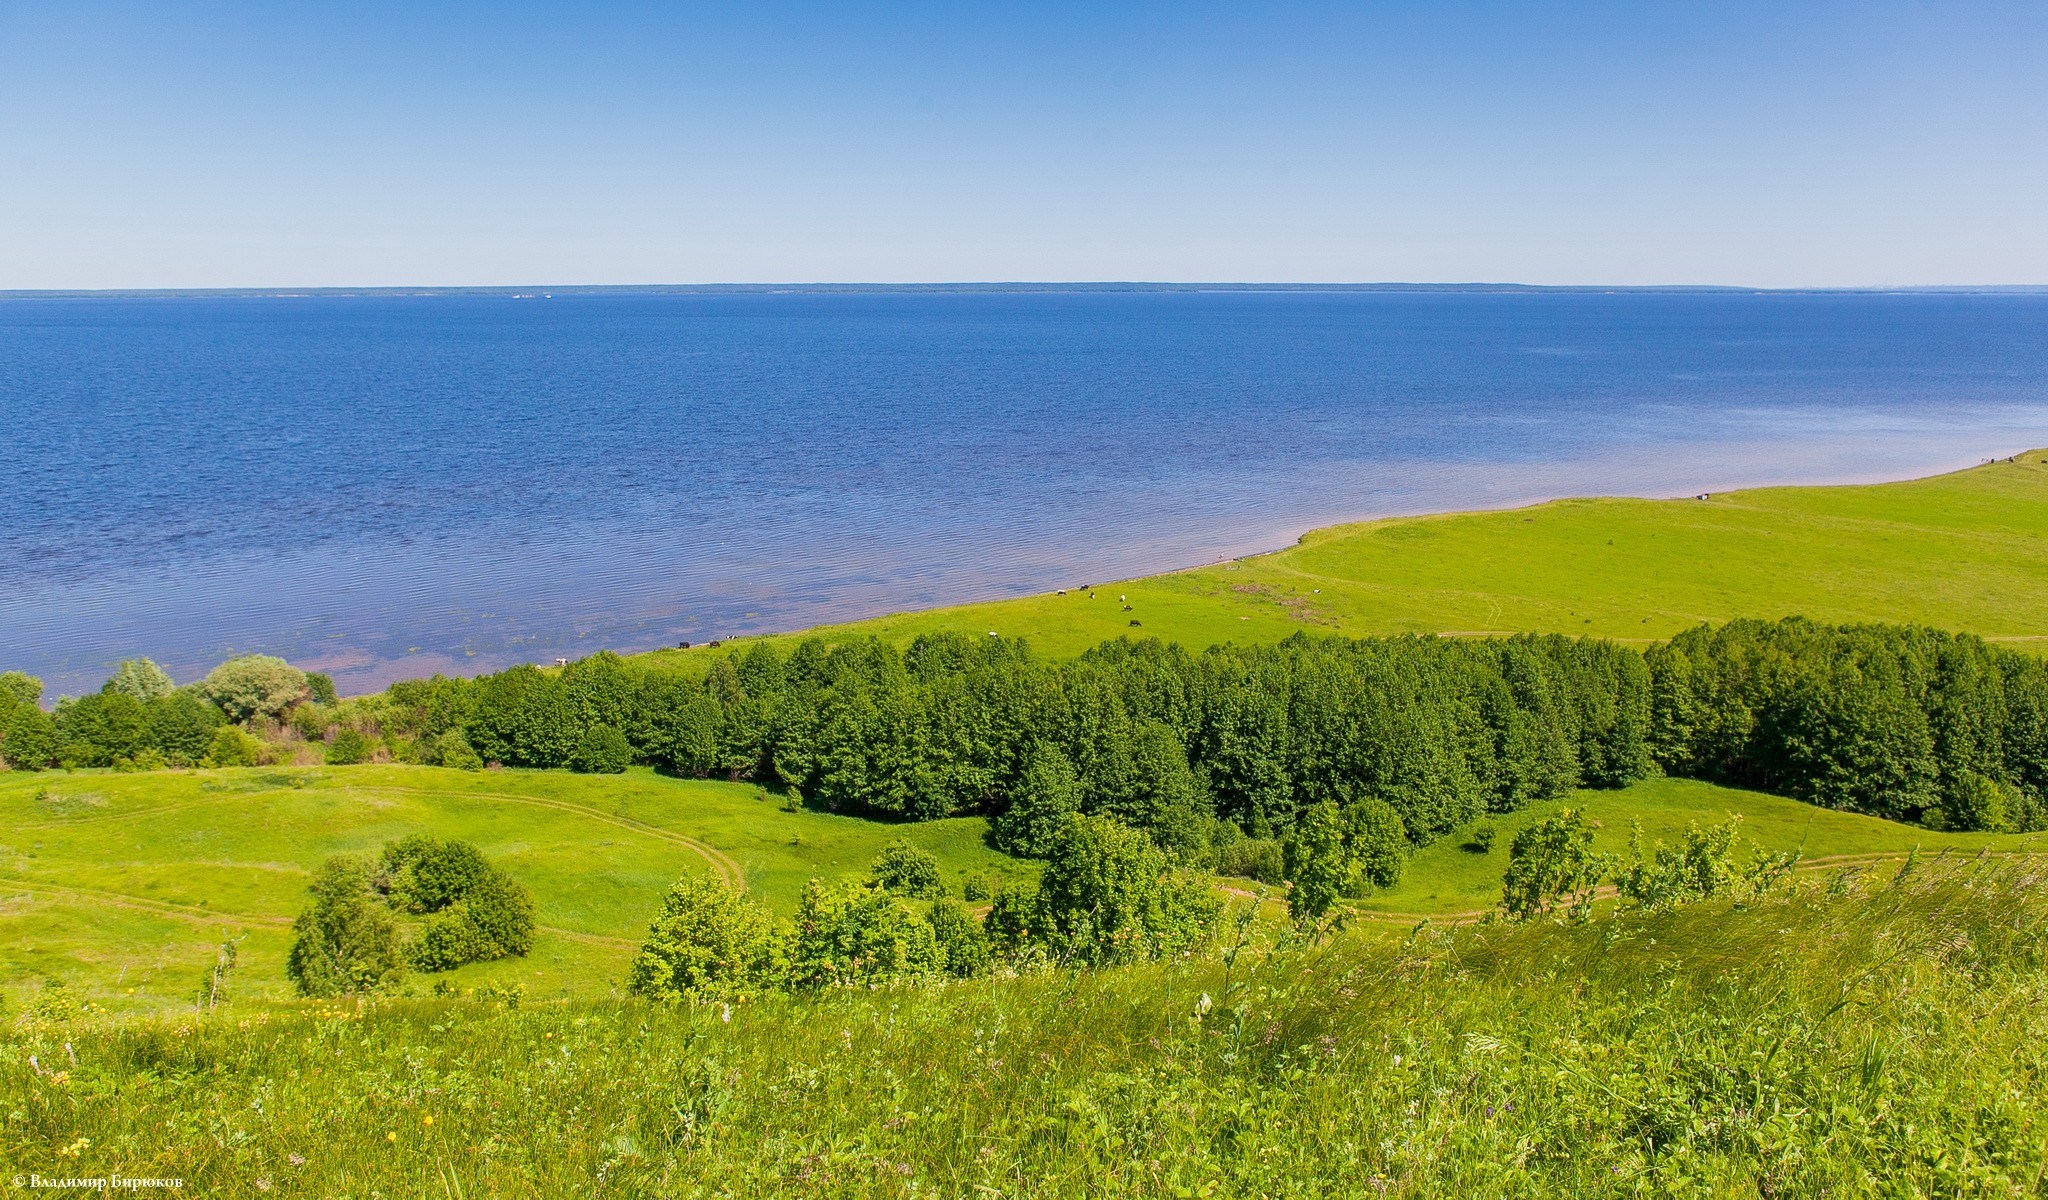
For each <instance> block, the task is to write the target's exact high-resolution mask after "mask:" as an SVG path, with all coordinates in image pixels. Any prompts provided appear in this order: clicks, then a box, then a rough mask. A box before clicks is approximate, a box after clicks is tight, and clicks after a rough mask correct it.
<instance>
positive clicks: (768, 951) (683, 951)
mask: <svg viewBox="0 0 2048 1200" xmlns="http://www.w3.org/2000/svg"><path fill="white" fill-rule="evenodd" d="M782 953H783V950H782V942H781V939H780V938H779V937H778V936H777V934H776V932H775V925H774V921H773V919H772V918H770V917H769V915H768V912H767V910H766V909H764V908H762V907H761V906H760V905H758V904H755V903H754V902H753V901H751V900H749V899H748V898H747V896H746V893H744V892H742V891H740V890H739V889H738V888H734V887H729V886H727V885H726V884H724V883H721V882H719V881H718V880H715V879H709V878H702V877H698V876H692V875H686V876H684V877H683V878H682V879H680V880H678V881H677V882H676V884H675V886H674V887H671V888H670V889H669V890H668V894H667V895H666V896H664V897H663V898H662V902H661V910H660V911H659V912H657V913H656V914H655V917H654V922H653V924H652V925H651V926H650V927H649V928H648V931H647V940H646V941H645V942H644V943H643V944H642V945H641V947H640V953H639V955H638V957H636V958H634V960H633V965H632V967H631V969H630V970H629V971H628V973H627V976H626V986H627V988H628V989H629V990H631V991H632V992H634V993H635V994H636V995H641V996H646V997H647V998H649V999H651V1000H659V1001H665V1002H668V1003H671V1004H673V1003H680V1002H682V1001H685V1000H715V999H723V998H730V997H735V996H744V995H747V994H750V993H752V992H755V991H758V990H761V989H764V988H768V987H773V986H775V985H777V984H779V983H780V982H781V979H782V974H783V970H782V965H781V959H782Z"/></svg>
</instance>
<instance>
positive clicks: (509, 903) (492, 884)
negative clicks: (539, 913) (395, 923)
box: [376, 834, 534, 971]
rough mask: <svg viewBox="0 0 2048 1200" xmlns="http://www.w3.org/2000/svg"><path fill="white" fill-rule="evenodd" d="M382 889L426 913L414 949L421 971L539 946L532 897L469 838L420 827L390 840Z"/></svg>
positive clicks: (401, 906)
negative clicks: (442, 836) (441, 834)
mask: <svg viewBox="0 0 2048 1200" xmlns="http://www.w3.org/2000/svg"><path fill="white" fill-rule="evenodd" d="M376 888H377V891H378V892H379V893H380V894H382V895H383V896H385V897H386V899H387V900H388V902H389V903H390V904H391V906H392V907H393V908H396V909H398V910H399V911H401V912H406V913H410V914H413V915H417V916H424V917H425V918H426V920H425V921H424V922H423V923H422V924H421V926H420V931H419V933H418V935H417V936H416V937H415V938H414V939H413V942H412V945H411V948H410V950H409V953H410V955H411V958H412V962H413V965H414V966H415V967H417V968H419V969H420V970H422V971H446V970H451V969H453V968H455V967H459V966H461V965H463V964H464V963H472V962H485V961H488V960H491V959H497V958H516V957H518V956H520V955H523V954H525V953H526V952H527V951H529V950H530V949H532V948H533V926H534V915H533V898H532V896H531V895H529V894H528V893H527V890H526V888H525V886H524V885H523V884H521V883H519V882H518V881H517V880H515V879H513V878H512V877H510V876H509V875H506V874H505V873H504V872H503V871H500V870H499V869H498V868H497V867H495V866H493V865H492V864H491V862H490V860H489V859H486V858H485V857H484V856H483V852H482V851H480V850H478V849H477V848H476V847H475V846H472V845H470V844H469V843H468V842H459V841H446V842H444V841H441V840H440V839H438V838H433V837H429V836H427V835H425V834H414V835H412V836H410V837H407V838H404V839H402V840H400V841H397V842H393V843H392V844H390V845H388V846H386V847H385V848H384V854H383V857H382V858H381V859H380V860H379V862H378V868H377V877H376Z"/></svg>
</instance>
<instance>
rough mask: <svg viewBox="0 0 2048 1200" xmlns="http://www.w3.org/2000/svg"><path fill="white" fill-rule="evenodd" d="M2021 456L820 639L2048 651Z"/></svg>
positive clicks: (2040, 569) (1229, 571)
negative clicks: (1765, 628) (1795, 644)
mask: <svg viewBox="0 0 2048 1200" xmlns="http://www.w3.org/2000/svg"><path fill="white" fill-rule="evenodd" d="M2018 459H2019V461H2017V462H2012V463H2005V462H2001V463H1997V464H1992V465H1987V466H1982V467H1975V468H1971V469H1970V470H1966V471H1959V472H1956V473H1954V474H1949V475H1940V476H1935V477H1933V478H1931V479H1919V480H1912V481H1909V482H1904V483H1884V484H1875V485H1868V486H1853V487H1780V488H1761V489H1755V490H1751V491H1739V492H1724V493H1720V494H1717V495H1714V496H1713V497H1711V498H1710V499H1707V500H1691V499H1686V500H1628V499H1588V500H1559V501H1555V502H1552V503H1549V504H1540V505H1536V506H1534V507H1531V508H1523V509H1514V510H1508V511H1501V512H1477V513H1453V514H1447V515H1442V516H1428V517H1403V518H1396V519H1391V520H1384V521H1371V522H1366V523H1363V524H1357V525H1340V526H1337V527H1334V528H1330V529H1323V530H1317V531H1316V532H1313V533H1310V534H1308V535H1307V536H1306V537H1304V538H1303V539H1302V540H1301V542H1300V543H1299V544H1298V545H1295V546H1292V547H1289V548H1288V549H1285V550H1280V551H1277V552H1275V553H1272V554H1266V555H1260V556H1257V557H1252V558H1244V559H1239V560H1237V561H1235V562H1232V563H1226V564H1219V565H1213V566H1206V567H1200V568H1197V569H1193V570H1188V571H1182V572H1178V573H1175V574H1169V575H1158V576H1153V577H1150V578H1145V579H1136V580H1128V581H1124V582H1112V583H1103V582H1101V581H1095V582H1096V586H1095V587H1094V589H1093V593H1094V594H1093V596H1092V597H1091V595H1090V593H1089V592H1088V591H1086V590H1069V591H1068V592H1067V594H1066V595H1064V596H1062V595H1040V596H1027V597H1024V598H1021V599H1017V600H1006V601H998V602H993V603H986V604H970V605H963V606H960V607H956V608H943V609H936V610H933V611H930V612H920V613H910V614H905V615H900V616H890V617H882V618H879V619H876V620H871V621H861V622H855V623H852V624H847V625H834V626H827V627H824V628H821V629H817V630H812V631H809V632H810V633H814V634H817V635H820V636H824V637H827V638H839V637H845V636H852V635H861V634H873V635H877V636H881V637H885V638H890V639H894V640H908V639H910V638H912V637H915V636H916V635H918V634H920V633H925V632H929V631H934V630H950V631H960V632H965V633H969V634H972V635H974V636H977V637H979V636H984V635H986V634H987V633H989V632H990V631H994V632H996V633H999V634H1001V635H1002V636H1005V637H1022V638H1029V639H1030V640H1031V642H1032V643H1033V644H1034V645H1036V646H1038V647H1039V648H1040V649H1041V650H1042V651H1044V652H1046V653H1050V654H1054V655H1066V654H1073V653H1077V652H1079V651H1081V650H1084V649H1086V648H1088V647H1089V646H1093V645H1095V644H1097V643H1099V642H1101V641H1103V640H1105V639H1108V638H1114V637H1118V636H1122V635H1126V634H1129V635H1133V636H1150V637H1159V638H1163V639H1166V640H1168V641H1177V642H1181V643H1183V644H1185V645H1190V646H1200V645H1213V644H1216V643H1221V642H1240V643H1244V642H1264V641H1277V640H1278V639H1280V638H1283V637H1286V636H1287V635H1288V634H1291V633H1293V632H1295V631H1297V630H1300V629H1310V630H1322V631H1327V632H1341V633H1347V634H1353V635H1361V634H1387V633H1456V634H1472V633H1520V632H1526V631H1539V632H1560V633H1572V634H1595V635H1598V636H1601V637H1608V638H1614V639H1617V640H1621V641H1628V642H1640V641H1646V640H1652V639H1661V638H1666V637H1669V636H1671V635H1672V634H1674V633H1676V632H1678V631H1679V630H1681V629H1685V628H1687V627H1689V626H1692V625H1696V624H1698V623H1700V622H1702V621H1724V620H1727V619H1729V618H1731V617H1779V616H1788V615H1804V616H1809V617H1813V618H1816V619H1819V620H1827V621H1903V622H1923V623H1926V624H1930V625H1935V626H1938V627H1941V628H1944V629H1954V630H1962V631H1967V632H1971V633H1978V634H1982V635H1984V636H1986V637H1988V638H1992V639H1994V640H1997V641H2001V642H2005V643H2008V644H2011V645H2014V646H2015V647H2016V648H2022V649H2030V650H2037V651H2048V452H2044V451H2038V450H2037V451H2032V452H2029V453H2027V454H2023V455H2020V456H2018ZM1081 582H1087V581H1081V580H1077V581H1076V583H1081ZM1120 597H1124V598H1127V599H1123V600H1120V599H1119V598H1120ZM1125 603H1128V604H1129V606H1130V608H1131V611H1129V612H1125V611H1124V605H1125ZM1133 620H1138V621H1142V622H1143V624H1142V625H1141V626H1139V627H1138V628H1132V627H1131V622H1132V621H1133ZM792 636H795V635H782V637H784V638H788V637H792ZM656 654H657V655H658V656H660V657H663V658H668V659H674V660H679V661H687V660H689V659H690V658H692V657H693V656H695V657H698V658H701V657H702V655H701V653H700V652H698V651H689V652H682V651H673V650H669V651H658V652H656Z"/></svg>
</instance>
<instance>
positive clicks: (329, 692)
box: [306, 671, 341, 707]
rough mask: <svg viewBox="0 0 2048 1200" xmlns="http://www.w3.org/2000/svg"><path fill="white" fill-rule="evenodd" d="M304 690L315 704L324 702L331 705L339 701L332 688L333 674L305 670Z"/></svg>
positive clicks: (339, 698)
mask: <svg viewBox="0 0 2048 1200" xmlns="http://www.w3.org/2000/svg"><path fill="white" fill-rule="evenodd" d="M306 691H307V693H308V694H310V695H311V696H312V698H313V703H315V704H325V705H328V706H330V707H331V706H333V705H336V704H339V703H340V702H341V697H340V695H339V694H337V693H336V692H335V690H334V676H332V675H328V674H325V673H324V672H320V671H308V672H306Z"/></svg>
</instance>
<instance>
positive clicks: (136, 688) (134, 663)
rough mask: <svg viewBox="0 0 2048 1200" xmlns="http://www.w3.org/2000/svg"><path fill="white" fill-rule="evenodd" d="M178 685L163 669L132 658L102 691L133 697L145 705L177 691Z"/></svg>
mask: <svg viewBox="0 0 2048 1200" xmlns="http://www.w3.org/2000/svg"><path fill="white" fill-rule="evenodd" d="M177 687H178V685H177V684H175V683H172V682H171V677H170V674H169V673H168V672H166V671H165V670H164V669H163V668H162V667H159V666H157V665H156V664H155V663H154V662H151V661H150V660H149V659H146V658H131V659H128V660H126V661H124V662H123V663H122V664H121V666H120V668H119V669H117V670H116V671H115V672H114V677H113V678H112V679H109V680H107V682H106V685H105V686H104V687H102V688H101V689H100V691H102V692H105V693H119V694H121V695H123V696H129V697H132V698H133V699H135V700H138V701H140V702H141V703H143V704H148V703H149V702H150V701H152V700H160V699H162V698H163V697H165V696H168V695H170V694H171V693H172V692H173V691H176V690H177Z"/></svg>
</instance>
